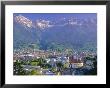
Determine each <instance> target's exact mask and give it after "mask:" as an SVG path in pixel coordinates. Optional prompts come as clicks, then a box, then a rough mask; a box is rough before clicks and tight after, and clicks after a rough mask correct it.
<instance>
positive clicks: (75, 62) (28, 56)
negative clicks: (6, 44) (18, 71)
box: [14, 51, 93, 75]
mask: <svg viewBox="0 0 110 88" xmlns="http://www.w3.org/2000/svg"><path fill="white" fill-rule="evenodd" d="M40 54H41V52H40V51H39V52H37V53H35V52H34V53H29V52H28V53H23V54H18V53H17V54H16V53H15V54H14V62H16V60H23V61H29V60H33V59H40V58H41V57H40ZM42 54H43V55H44V54H45V52H44V51H43V52H42ZM46 54H47V52H46ZM44 56H45V55H44ZM85 56H86V55H85V54H84V53H81V54H77V53H74V54H73V55H71V56H69V55H64V54H63V55H61V56H58V55H56V53H53V54H52V53H51V54H49V53H48V57H46V58H44V59H45V61H46V63H48V64H50V65H51V66H52V67H56V68H57V65H56V63H57V62H60V63H62V64H66V63H68V69H70V68H72V69H75V68H83V67H85V68H88V69H91V67H93V62H92V61H91V60H87V61H86V62H85V61H84V57H85ZM91 56H92V55H91ZM92 57H93V56H92ZM23 68H24V70H25V71H31V70H33V69H34V70H39V71H40V72H41V74H44V75H52V74H53V75H55V73H53V72H52V71H51V70H50V69H42V68H41V67H40V66H31V65H23Z"/></svg>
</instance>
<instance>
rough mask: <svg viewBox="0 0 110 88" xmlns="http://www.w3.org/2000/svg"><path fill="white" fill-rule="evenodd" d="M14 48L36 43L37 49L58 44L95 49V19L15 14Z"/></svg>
mask: <svg viewBox="0 0 110 88" xmlns="http://www.w3.org/2000/svg"><path fill="white" fill-rule="evenodd" d="M13 24H14V26H13V36H14V49H18V48H23V47H25V46H27V45H29V44H33V43H34V44H37V45H38V46H39V49H45V50H47V49H50V48H52V47H56V46H55V45H60V46H61V47H62V46H63V47H65V48H72V49H76V50H79V49H82V50H91V51H94V50H95V51H96V47H97V19H95V18H87V19H85V18H84V19H80V18H75V17H70V18H61V19H58V20H55V19H54V20H44V19H35V20H34V21H33V20H31V19H29V18H27V17H25V16H23V15H17V16H14V19H13Z"/></svg>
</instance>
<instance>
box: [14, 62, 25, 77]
mask: <svg viewBox="0 0 110 88" xmlns="http://www.w3.org/2000/svg"><path fill="white" fill-rule="evenodd" d="M21 65H22V64H21V63H20V62H18V61H16V62H14V75H26V71H24V70H23V67H22V66H21Z"/></svg>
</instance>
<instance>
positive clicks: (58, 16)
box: [13, 13, 97, 20]
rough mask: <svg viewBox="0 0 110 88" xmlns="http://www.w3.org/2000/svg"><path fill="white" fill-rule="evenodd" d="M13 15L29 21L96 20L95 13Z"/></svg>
mask: <svg viewBox="0 0 110 88" xmlns="http://www.w3.org/2000/svg"><path fill="white" fill-rule="evenodd" d="M13 15H14V16H16V15H23V16H25V17H27V18H29V19H31V20H35V19H44V20H54V19H61V18H70V17H75V18H78V19H87V18H97V14H96V13H14V14H13Z"/></svg>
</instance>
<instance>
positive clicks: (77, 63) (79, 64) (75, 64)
mask: <svg viewBox="0 0 110 88" xmlns="http://www.w3.org/2000/svg"><path fill="white" fill-rule="evenodd" d="M69 63H70V67H72V68H80V67H83V65H84V64H83V61H82V60H81V59H78V58H77V59H76V58H74V56H71V57H69Z"/></svg>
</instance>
